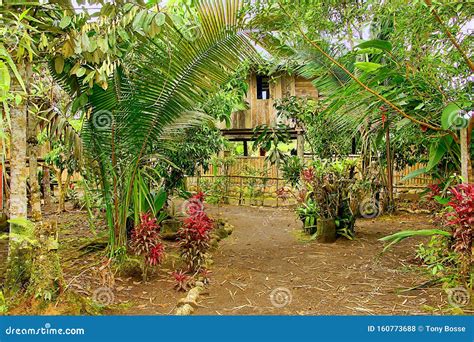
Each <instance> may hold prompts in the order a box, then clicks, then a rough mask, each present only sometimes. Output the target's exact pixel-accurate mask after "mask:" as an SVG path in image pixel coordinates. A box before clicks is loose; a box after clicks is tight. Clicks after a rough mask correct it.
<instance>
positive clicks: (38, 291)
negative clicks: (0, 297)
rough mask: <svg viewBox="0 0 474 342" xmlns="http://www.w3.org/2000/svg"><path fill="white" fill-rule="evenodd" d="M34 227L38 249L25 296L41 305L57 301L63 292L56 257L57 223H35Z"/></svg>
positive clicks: (62, 281)
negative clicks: (36, 300)
mask: <svg viewBox="0 0 474 342" xmlns="http://www.w3.org/2000/svg"><path fill="white" fill-rule="evenodd" d="M36 227H37V228H36V234H35V238H36V240H37V241H38V247H37V248H36V249H35V253H34V259H33V267H32V272H31V280H30V283H29V286H28V291H27V294H28V296H29V297H31V298H38V299H39V300H40V302H39V304H40V305H41V303H42V302H45V301H49V302H50V301H53V300H56V299H57V297H58V296H59V295H60V294H61V293H62V291H63V290H64V278H63V274H62V271H61V265H60V263H59V256H58V246H59V242H58V236H59V231H58V224H57V222H44V223H37V224H36Z"/></svg>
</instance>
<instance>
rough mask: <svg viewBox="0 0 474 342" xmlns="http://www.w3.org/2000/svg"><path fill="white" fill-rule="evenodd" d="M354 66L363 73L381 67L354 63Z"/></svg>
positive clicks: (368, 63) (374, 64)
mask: <svg viewBox="0 0 474 342" xmlns="http://www.w3.org/2000/svg"><path fill="white" fill-rule="evenodd" d="M354 65H355V66H356V68H358V69H360V70H362V71H365V72H373V71H376V70H377V69H379V68H381V67H382V64H379V63H372V62H356V63H354Z"/></svg>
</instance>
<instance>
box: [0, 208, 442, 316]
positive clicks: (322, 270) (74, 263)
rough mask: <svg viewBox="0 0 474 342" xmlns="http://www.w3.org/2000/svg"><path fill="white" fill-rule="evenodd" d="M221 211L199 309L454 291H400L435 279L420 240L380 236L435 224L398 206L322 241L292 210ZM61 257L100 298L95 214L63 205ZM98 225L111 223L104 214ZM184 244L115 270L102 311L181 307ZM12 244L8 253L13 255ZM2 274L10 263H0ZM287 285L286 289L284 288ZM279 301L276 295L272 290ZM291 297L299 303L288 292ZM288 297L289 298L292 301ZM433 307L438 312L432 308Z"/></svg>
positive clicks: (412, 309)
mask: <svg viewBox="0 0 474 342" xmlns="http://www.w3.org/2000/svg"><path fill="white" fill-rule="evenodd" d="M206 207H207V208H208V211H209V213H211V215H212V216H213V217H217V216H219V213H220V217H222V218H226V219H228V221H229V223H230V224H232V225H233V226H234V233H233V234H232V235H231V236H230V237H228V238H226V239H224V240H222V241H221V242H220V244H219V247H218V249H217V250H215V251H214V252H213V260H214V264H213V265H212V267H211V271H212V274H211V284H210V286H209V287H208V288H207V289H206V291H205V293H204V294H203V297H202V300H201V302H200V303H199V304H200V307H199V308H198V309H197V311H196V314H198V315H205V314H212V315H215V314H219V315H244V314H253V315H255V314H279V315H287V314H291V315H298V314H302V315H304V314H308V315H331V314H379V315H380V314H428V313H434V314H439V313H443V312H445V311H443V310H442V307H443V306H444V307H445V306H446V295H445V293H444V292H443V291H442V290H441V289H440V288H439V287H438V288H423V289H420V290H414V291H408V292H403V293H400V292H399V290H400V289H403V288H410V287H413V286H416V285H419V284H422V283H423V282H425V281H426V280H427V278H426V277H425V275H424V274H423V273H422V272H421V269H420V268H419V267H414V266H413V265H412V264H411V263H410V262H408V260H410V259H412V258H413V256H414V251H415V246H416V244H417V243H419V242H421V241H422V240H419V241H418V242H417V241H415V240H408V241H404V242H402V243H400V244H399V245H397V246H396V247H394V248H393V250H391V251H389V252H387V253H386V254H384V255H383V256H380V252H381V250H382V244H381V243H380V242H379V241H378V239H379V238H380V237H383V236H386V235H388V234H390V233H393V232H396V231H399V230H402V229H422V228H429V227H431V225H430V223H429V217H427V216H422V215H399V216H393V217H388V216H387V217H385V216H384V217H379V218H377V219H376V220H358V221H357V225H356V233H357V239H356V240H354V241H348V240H346V239H339V240H338V241H337V242H335V243H334V244H319V243H317V242H308V241H304V239H302V237H303V235H302V234H301V228H300V223H299V222H297V221H296V220H295V214H294V212H293V211H292V210H288V209H273V208H252V207H237V206H225V207H223V208H220V209H219V210H218V208H216V207H213V206H208V205H206ZM52 216H55V217H56V218H57V219H58V222H59V225H60V227H61V234H60V235H61V236H60V239H61V248H60V256H61V261H62V266H63V270H64V275H65V278H66V283H67V284H68V288H70V289H71V290H73V291H75V292H78V293H80V294H82V295H84V296H89V297H93V296H94V293H96V292H97V291H100V290H101V289H103V288H104V283H101V281H100V279H101V276H100V267H101V265H102V263H103V261H104V252H103V250H98V251H97V252H94V253H90V254H84V252H83V251H81V250H79V249H78V248H79V247H80V246H81V245H83V244H84V243H87V242H88V241H91V239H92V238H93V234H92V233H91V231H90V229H89V227H88V226H87V219H86V217H87V214H86V213H85V212H80V211H72V212H68V213H63V214H61V215H60V216H56V215H52ZM97 229H98V233H100V234H105V236H106V227H105V226H104V225H103V222H102V221H101V220H99V221H98V226H97ZM176 248H177V246H176V243H167V252H168V257H167V261H166V263H165V264H164V265H161V266H160V267H159V268H158V269H157V270H156V271H155V272H153V274H151V275H150V279H149V280H148V281H147V282H144V281H142V279H141V276H140V274H139V273H138V274H134V275H132V274H131V275H129V276H124V275H122V276H119V275H116V277H115V283H114V284H113V286H111V287H112V293H110V294H106V295H110V297H111V298H112V300H111V301H110V304H113V305H112V306H110V307H108V309H107V310H106V311H105V312H104V313H108V314H117V315H156V314H161V315H163V314H165V315H166V314H171V313H173V311H174V309H175V306H176V303H177V301H178V300H179V299H180V298H182V297H183V296H184V293H182V292H176V291H175V290H173V284H174V283H173V281H172V277H171V276H170V273H171V272H172V271H174V270H176V269H177V267H179V266H178V264H179V257H178V251H177V250H176ZM4 256H6V243H3V244H0V259H3V260H2V261H6V257H4ZM0 264H2V267H0V278H1V276H2V275H3V272H2V268H4V266H5V265H4V264H5V263H4V262H2V263H0ZM276 289H279V290H281V291H280V292H278V290H276ZM274 290H275V291H277V293H276V295H275V296H274V297H273V298H274V302H275V303H276V306H275V305H273V304H272V301H271V300H270V295H271V293H272V291H274ZM289 296H291V302H289V300H288V298H289ZM285 304H286V305H285ZM429 307H431V308H432V309H433V310H435V311H433V312H428V311H426V308H429Z"/></svg>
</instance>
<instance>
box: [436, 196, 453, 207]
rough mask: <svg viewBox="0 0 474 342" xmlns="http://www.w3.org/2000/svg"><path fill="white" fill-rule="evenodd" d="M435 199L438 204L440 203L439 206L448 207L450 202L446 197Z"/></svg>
mask: <svg viewBox="0 0 474 342" xmlns="http://www.w3.org/2000/svg"><path fill="white" fill-rule="evenodd" d="M433 198H434V199H435V200H436V202H438V203H439V204H442V205H446V204H448V203H449V201H450V199H449V198H445V197H441V196H434V197H433Z"/></svg>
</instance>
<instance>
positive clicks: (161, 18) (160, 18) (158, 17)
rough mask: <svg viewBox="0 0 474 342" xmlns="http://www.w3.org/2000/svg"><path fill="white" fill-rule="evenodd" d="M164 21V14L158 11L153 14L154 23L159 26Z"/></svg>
mask: <svg viewBox="0 0 474 342" xmlns="http://www.w3.org/2000/svg"><path fill="white" fill-rule="evenodd" d="M165 21H166V14H164V13H162V12H160V13H157V14H156V15H155V23H156V25H158V26H161V25H163V24H164V23H165Z"/></svg>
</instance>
